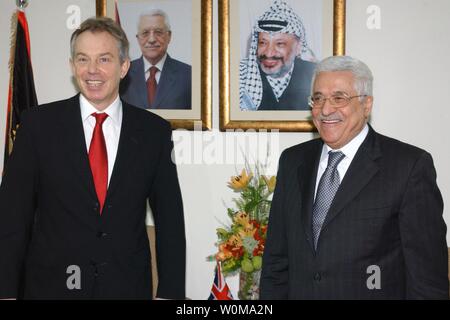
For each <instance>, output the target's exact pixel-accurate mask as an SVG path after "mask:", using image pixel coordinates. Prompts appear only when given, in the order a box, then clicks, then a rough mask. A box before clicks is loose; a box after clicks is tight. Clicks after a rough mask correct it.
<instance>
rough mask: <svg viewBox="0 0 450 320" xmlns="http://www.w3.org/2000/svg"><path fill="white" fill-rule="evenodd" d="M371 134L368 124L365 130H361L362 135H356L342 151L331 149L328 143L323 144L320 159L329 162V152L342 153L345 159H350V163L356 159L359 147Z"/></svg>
mask: <svg viewBox="0 0 450 320" xmlns="http://www.w3.org/2000/svg"><path fill="white" fill-rule="evenodd" d="M368 133H369V126H368V125H367V123H366V124H365V125H364V128H363V129H362V130H361V132H360V133H358V134H357V135H356V137H354V138H353V139H352V140H350V142H349V143H347V144H346V145H345V146H343V147H342V148H340V149H336V150H334V149H331V148H330V147H329V146H328V145H327V144H326V143H324V144H323V148H322V155H321V157H320V159H322V160H325V159H327V161H328V152H329V151H338V150H339V151H342V152H343V153H344V154H345V157H346V158H348V159H350V161H352V160H353V158H354V157H355V154H356V152H358V149H359V147H360V146H361V144H362V143H363V141H364V139H365V138H366V137H367V134H368Z"/></svg>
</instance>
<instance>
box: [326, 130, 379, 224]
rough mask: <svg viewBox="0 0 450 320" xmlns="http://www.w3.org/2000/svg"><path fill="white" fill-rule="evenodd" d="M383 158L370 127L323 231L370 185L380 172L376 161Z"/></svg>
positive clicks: (342, 184)
mask: <svg viewBox="0 0 450 320" xmlns="http://www.w3.org/2000/svg"><path fill="white" fill-rule="evenodd" d="M379 157H381V151H380V147H379V145H378V140H377V139H376V133H375V132H374V130H373V129H372V128H371V127H369V133H368V135H367V137H366V139H365V140H364V142H363V143H362V144H361V147H360V148H359V150H358V152H357V153H356V155H355V157H354V158H353V161H352V163H351V164H350V167H349V168H348V170H347V173H346V174H345V177H344V179H343V181H342V183H341V185H340V187H339V189H338V191H337V192H336V196H335V197H334V200H333V203H332V204H331V207H330V210H329V211H328V214H327V216H326V218H325V221H324V223H323V226H322V231H321V232H323V231H324V229H325V228H326V226H327V225H328V224H329V223H330V222H331V221H332V220H333V219H334V218H335V217H336V216H337V215H338V214H339V213H340V212H341V211H342V209H344V207H345V206H346V205H347V204H348V203H349V202H350V201H351V200H353V199H354V198H355V197H356V196H357V195H358V193H359V192H360V191H361V190H362V189H363V188H364V187H365V186H366V185H367V184H368V183H369V181H370V180H371V179H372V178H373V177H374V176H375V174H376V173H377V172H378V170H379V166H378V164H377V162H376V161H375V160H376V159H378V158H379Z"/></svg>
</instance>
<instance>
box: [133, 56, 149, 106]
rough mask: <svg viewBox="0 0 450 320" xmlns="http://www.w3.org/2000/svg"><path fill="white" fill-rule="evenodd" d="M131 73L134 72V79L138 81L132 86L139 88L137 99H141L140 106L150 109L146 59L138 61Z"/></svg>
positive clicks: (142, 58)
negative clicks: (145, 66) (145, 67)
mask: <svg viewBox="0 0 450 320" xmlns="http://www.w3.org/2000/svg"><path fill="white" fill-rule="evenodd" d="M130 72H133V74H134V75H133V78H134V79H136V81H135V82H134V83H133V84H132V85H134V86H138V87H137V88H136V89H137V92H138V93H139V94H137V95H136V98H138V99H139V102H140V106H146V108H150V106H149V105H148V93H147V81H146V80H145V70H144V57H141V58H140V59H139V60H137V61H136V63H135V65H134V66H133V70H130Z"/></svg>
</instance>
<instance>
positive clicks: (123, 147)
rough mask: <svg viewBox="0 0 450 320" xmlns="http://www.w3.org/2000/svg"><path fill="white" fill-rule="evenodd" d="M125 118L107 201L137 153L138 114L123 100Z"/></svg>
mask: <svg viewBox="0 0 450 320" xmlns="http://www.w3.org/2000/svg"><path fill="white" fill-rule="evenodd" d="M122 107H123V118H122V128H121V130H120V138H119V146H118V149H117V156H116V161H115V163H114V168H113V172H112V175H111V181H110V183H109V187H108V192H107V194H106V201H108V199H109V198H110V197H111V196H112V195H113V193H114V191H115V189H116V188H117V185H118V184H119V182H120V181H121V180H122V179H123V178H124V176H126V173H127V172H128V170H129V169H130V167H131V166H132V163H133V159H134V157H135V156H136V154H137V150H138V146H139V139H140V134H139V133H138V130H139V127H138V123H137V121H136V120H137V119H136V115H135V114H134V113H133V112H132V109H131V108H133V107H131V106H130V105H128V104H127V103H125V102H124V101H122Z"/></svg>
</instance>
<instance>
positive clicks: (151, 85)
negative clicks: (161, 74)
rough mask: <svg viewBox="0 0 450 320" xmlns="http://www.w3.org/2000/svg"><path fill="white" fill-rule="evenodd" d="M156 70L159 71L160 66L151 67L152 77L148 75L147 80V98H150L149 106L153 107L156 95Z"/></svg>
mask: <svg viewBox="0 0 450 320" xmlns="http://www.w3.org/2000/svg"><path fill="white" fill-rule="evenodd" d="M156 72H158V68H157V67H155V66H152V67H151V68H150V77H148V80H147V98H148V100H147V101H148V107H149V108H151V107H152V103H153V101H154V100H155V95H156V85H157V84H156V77H155V75H156Z"/></svg>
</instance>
